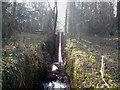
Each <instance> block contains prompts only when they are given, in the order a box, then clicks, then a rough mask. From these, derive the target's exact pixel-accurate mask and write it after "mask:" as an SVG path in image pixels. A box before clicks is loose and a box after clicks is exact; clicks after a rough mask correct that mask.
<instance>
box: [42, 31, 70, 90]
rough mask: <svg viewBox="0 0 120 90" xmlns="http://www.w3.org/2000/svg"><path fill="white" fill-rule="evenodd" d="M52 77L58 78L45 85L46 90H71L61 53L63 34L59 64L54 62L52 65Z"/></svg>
mask: <svg viewBox="0 0 120 90" xmlns="http://www.w3.org/2000/svg"><path fill="white" fill-rule="evenodd" d="M51 71H52V77H57V79H56V80H54V81H51V82H48V83H43V84H42V86H43V87H44V90H64V89H65V90H70V88H69V83H68V78H67V75H66V72H65V71H64V65H63V60H62V53H61V32H59V51H58V62H54V63H53V65H52V69H51Z"/></svg>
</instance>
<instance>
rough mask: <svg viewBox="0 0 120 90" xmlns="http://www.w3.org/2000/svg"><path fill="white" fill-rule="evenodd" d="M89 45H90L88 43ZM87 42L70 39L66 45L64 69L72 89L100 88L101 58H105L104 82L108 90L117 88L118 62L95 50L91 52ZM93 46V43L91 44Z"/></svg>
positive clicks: (102, 84) (101, 85)
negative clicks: (108, 86)
mask: <svg viewBox="0 0 120 90" xmlns="http://www.w3.org/2000/svg"><path fill="white" fill-rule="evenodd" d="M90 44H91V43H90ZM90 44H88V42H87V43H86V42H85V41H83V40H82V41H78V40H76V39H71V40H68V41H67V45H66V53H67V58H66V68H67V71H68V75H69V77H70V85H71V87H72V88H90V87H94V88H102V87H104V82H103V81H102V78H101V74H100V68H101V57H102V55H103V56H104V57H105V58H104V60H105V80H106V81H107V83H108V84H109V85H110V88H116V87H118V86H119V82H118V78H119V76H118V62H117V60H114V58H112V57H108V56H107V55H106V54H103V53H101V52H99V51H97V50H93V49H94V48H91V47H92V46H90ZM92 44H93V43H92Z"/></svg>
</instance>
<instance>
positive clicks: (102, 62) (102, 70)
mask: <svg viewBox="0 0 120 90" xmlns="http://www.w3.org/2000/svg"><path fill="white" fill-rule="evenodd" d="M104 67H105V63H104V56H102V59H101V70H100V72H101V77H102V80H103V82H104V83H105V85H106V86H107V88H110V86H109V85H108V84H107V82H106V81H105V79H104Z"/></svg>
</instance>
